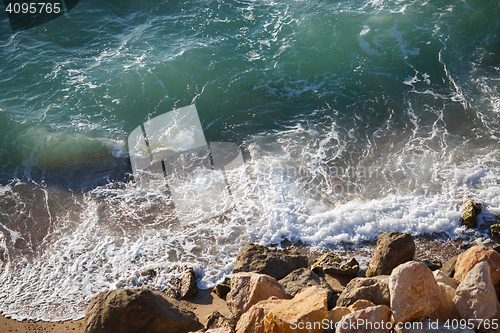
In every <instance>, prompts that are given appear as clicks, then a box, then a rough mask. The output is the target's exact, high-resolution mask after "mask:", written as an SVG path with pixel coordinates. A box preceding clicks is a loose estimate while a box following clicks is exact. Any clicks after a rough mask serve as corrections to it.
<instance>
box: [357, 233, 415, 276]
mask: <svg viewBox="0 0 500 333" xmlns="http://www.w3.org/2000/svg"><path fill="white" fill-rule="evenodd" d="M414 255H415V242H414V240H413V237H412V236H411V235H410V234H405V233H401V232H397V231H394V232H386V233H383V234H380V236H379V237H378V240H377V245H376V247H375V251H374V253H373V256H372V260H371V261H370V264H369V265H368V269H367V271H366V276H367V277H372V276H377V275H390V274H391V272H392V270H393V269H394V268H396V267H397V266H399V265H401V264H403V263H405V262H407V261H411V260H413V256H414Z"/></svg>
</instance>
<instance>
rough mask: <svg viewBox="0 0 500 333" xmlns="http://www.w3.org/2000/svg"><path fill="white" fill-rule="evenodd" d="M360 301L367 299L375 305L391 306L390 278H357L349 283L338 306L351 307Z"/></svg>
mask: <svg viewBox="0 0 500 333" xmlns="http://www.w3.org/2000/svg"><path fill="white" fill-rule="evenodd" d="M358 299H366V300H368V301H370V302H372V303H373V304H375V305H387V306H389V305H390V299H391V296H390V291H389V276H388V275H379V276H375V277H372V278H361V277H359V278H355V279H352V280H351V282H349V283H348V284H347V286H346V288H345V289H344V291H343V292H342V293H341V294H340V296H339V299H338V300H337V306H350V305H351V304H354V302H356V301H357V300H358Z"/></svg>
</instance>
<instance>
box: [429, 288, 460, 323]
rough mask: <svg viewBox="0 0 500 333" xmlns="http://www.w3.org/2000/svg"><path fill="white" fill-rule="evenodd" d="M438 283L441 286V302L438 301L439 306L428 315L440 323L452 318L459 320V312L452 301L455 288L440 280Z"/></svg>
mask: <svg viewBox="0 0 500 333" xmlns="http://www.w3.org/2000/svg"><path fill="white" fill-rule="evenodd" d="M438 285H439V287H440V288H441V295H442V297H441V303H439V307H438V308H437V310H436V311H434V312H433V313H432V314H431V315H430V316H429V318H430V319H434V320H436V319H437V320H439V322H441V323H446V321H447V320H450V321H451V320H453V319H457V320H460V319H461V317H460V314H459V313H458V310H457V308H456V307H455V302H453V298H454V297H455V289H453V288H452V287H450V286H449V285H447V284H445V283H442V282H438Z"/></svg>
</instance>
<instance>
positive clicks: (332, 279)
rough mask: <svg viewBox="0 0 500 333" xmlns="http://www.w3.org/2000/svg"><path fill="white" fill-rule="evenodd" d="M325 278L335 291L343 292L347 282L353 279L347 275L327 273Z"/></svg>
mask: <svg viewBox="0 0 500 333" xmlns="http://www.w3.org/2000/svg"><path fill="white" fill-rule="evenodd" d="M324 278H325V280H326V282H327V283H328V284H329V285H330V287H331V288H332V289H333V292H334V293H341V292H343V291H344V289H345V287H346V286H347V284H348V283H349V282H350V281H351V280H352V279H350V278H348V277H345V276H332V275H330V274H325V275H324Z"/></svg>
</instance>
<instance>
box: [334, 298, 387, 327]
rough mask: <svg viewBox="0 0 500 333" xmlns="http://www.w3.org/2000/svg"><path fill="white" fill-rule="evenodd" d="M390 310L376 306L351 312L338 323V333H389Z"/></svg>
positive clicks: (382, 306)
mask: <svg viewBox="0 0 500 333" xmlns="http://www.w3.org/2000/svg"><path fill="white" fill-rule="evenodd" d="M391 328H392V324H391V309H389V307H387V306H385V305H377V306H372V307H369V308H366V309H364V310H359V311H356V312H352V313H350V314H348V315H346V316H344V318H343V319H342V320H341V321H340V322H339V324H338V329H337V332H339V333H390V332H391Z"/></svg>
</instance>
